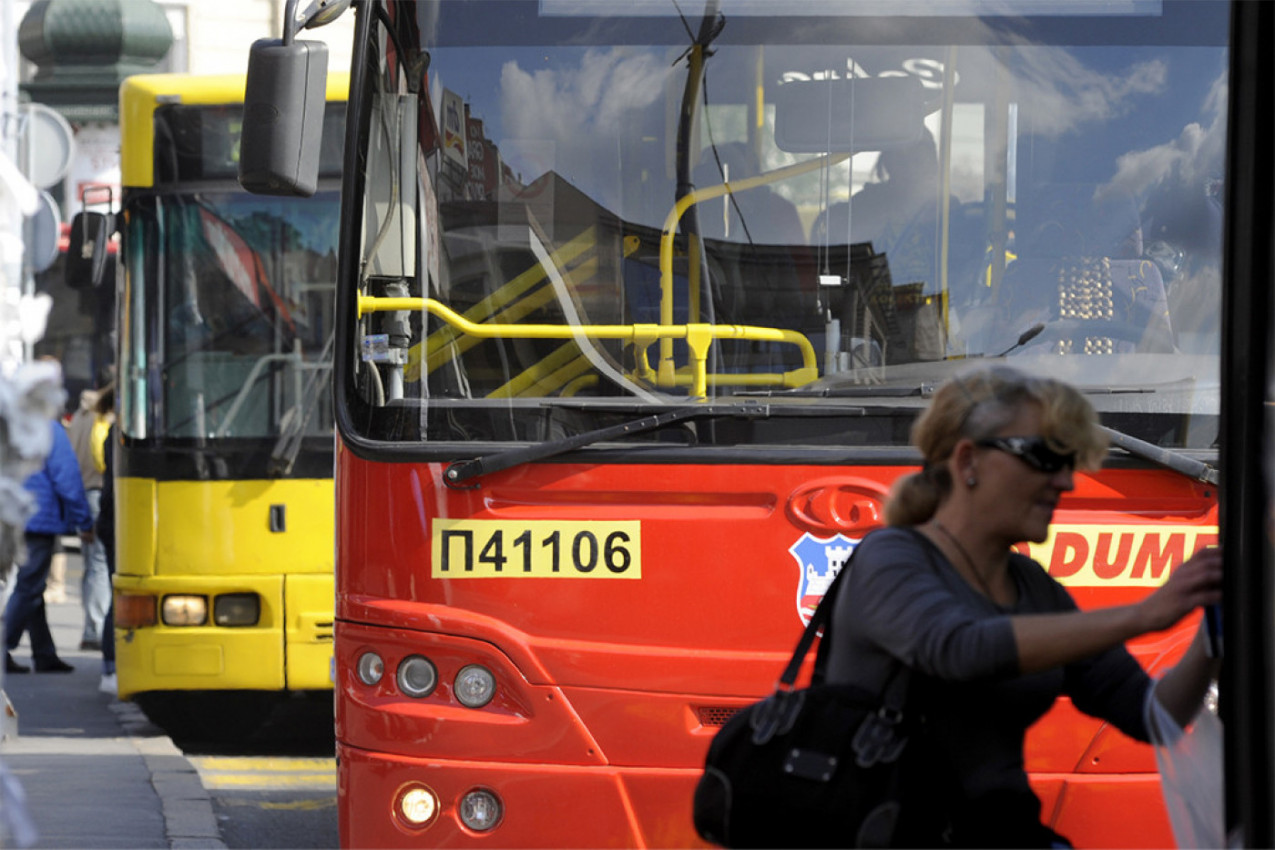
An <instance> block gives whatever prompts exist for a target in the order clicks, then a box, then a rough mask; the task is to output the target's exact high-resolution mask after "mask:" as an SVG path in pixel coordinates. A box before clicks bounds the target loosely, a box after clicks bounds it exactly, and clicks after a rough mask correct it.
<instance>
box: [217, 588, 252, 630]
mask: <svg viewBox="0 0 1275 850" xmlns="http://www.w3.org/2000/svg"><path fill="white" fill-rule="evenodd" d="M260 619H261V597H259V596H257V594H255V593H223V594H221V595H220V596H218V597H217V598H216V599H214V600H213V622H214V623H216V624H217V625H219V626H255V625H257V621H259V620H260Z"/></svg>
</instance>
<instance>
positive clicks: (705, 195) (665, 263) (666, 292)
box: [656, 153, 851, 386]
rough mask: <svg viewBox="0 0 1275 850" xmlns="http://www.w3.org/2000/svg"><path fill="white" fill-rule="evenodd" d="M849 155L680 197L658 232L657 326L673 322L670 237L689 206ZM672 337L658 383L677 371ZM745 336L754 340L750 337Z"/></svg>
mask: <svg viewBox="0 0 1275 850" xmlns="http://www.w3.org/2000/svg"><path fill="white" fill-rule="evenodd" d="M850 156H851V155H850V154H849V153H835V154H825V155H824V156H820V157H816V158H815V159H808V160H805V161H804V162H798V163H795V164H793V165H787V166H784V167H783V168H776V169H775V170H774V171H767V172H766V173H765V174H759V175H757V176H756V177H747V178H745V179H743V180H735V181H728V182H726V183H722V184H720V185H717V186H708V187H706V188H703V189H696V190H694V191H693V192H690V193H688V194H686V195H683V196H682V197H681V198H679V199H678V200H677V203H675V204H674V205H673V209H671V210H669V214H668V217H667V218H665V219H664V229H663V231H662V232H661V233H660V326H662V327H666V326H672V325H673V239H674V238H675V237H676V236H677V225H678V222H680V221H681V220H682V216H683V215H685V214H686V211H687V210H688V209H690V208H691V207H692V206H694V205H695V204H698V203H701V202H703V201H710V200H712V199H713V198H720V197H721V196H722V195H726V194H731V193H734V192H743V191H745V190H747V189H752V188H754V187H757V186H764V185H766V184H768V183H778V182H779V181H781V180H786V179H788V178H789V177H796V176H797V175H798V174H805V173H807V172H810V171H814V170H815V169H816V168H824V167H831V166H833V165H836V164H837V163H839V162H844V161H845V160H847V159H849V158H850ZM675 338H676V337H674V336H664V337H661V338H660V361H659V367H658V369H657V373H656V374H657V381H658V383H659V385H660V386H672V385H673V384H674V383H675V379H674V374H675V373H676V371H677V369H676V367H675V365H674V363H673V340H674V339H675ZM748 338H749V339H753V337H748ZM802 339H803V340H804V339H805V337H804V336H803V337H802ZM806 344H807V345H809V344H810V343H809V342H807V343H806ZM812 380H813V379H812Z"/></svg>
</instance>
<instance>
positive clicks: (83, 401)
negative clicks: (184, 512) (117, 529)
mask: <svg viewBox="0 0 1275 850" xmlns="http://www.w3.org/2000/svg"><path fill="white" fill-rule="evenodd" d="M114 415H115V388H114V386H113V385H112V384H107V385H106V386H105V387H103V388H102V389H100V390H84V391H82V392H81V393H80V406H79V408H77V409H76V411H75V413H74V415H72V416H71V422H70V424H68V425H67V426H66V433H67V436H68V437H70V438H71V447H72V448H73V449H75V457H76V459H77V460H79V463H80V480H81V481H83V482H84V495H85V496H86V497H87V498H88V502H89V510H90V511H91V512H92V513H93V519H94V522H96V520H97V515H98V514H99V513H100V512H101V505H102V471H103V469H104V468H105V463H104V455H103V451H102V446H103V444H104V443H105V441H106V431H107V429H108V428H110V426H111V420H112V419H113V418H114ZM81 553H82V554H83V562H84V575H83V578H82V579H81V581H80V602H81V604H82V605H83V606H84V633H83V636H82V637H81V640H80V649H88V650H97V649H101V648H102V626H103V624H104V623H105V621H106V611H107V609H108V608H109V607H110V605H111V578H110V573H109V571H108V568H107V563H106V552H105V550H104V549H103V548H102V544H101V542H100V541H98V540H95V541H93V542H92V543H86V544H85V545H84V546H83V547H82V549H81Z"/></svg>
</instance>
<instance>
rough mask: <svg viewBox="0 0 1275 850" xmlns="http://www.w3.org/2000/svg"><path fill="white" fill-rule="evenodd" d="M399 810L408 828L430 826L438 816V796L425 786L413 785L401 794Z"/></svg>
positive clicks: (399, 814)
mask: <svg viewBox="0 0 1275 850" xmlns="http://www.w3.org/2000/svg"><path fill="white" fill-rule="evenodd" d="M397 809H398V816H399V817H400V818H402V819H403V822H404V823H406V824H407V825H408V826H412V827H418V828H419V827H422V826H428V825H429V824H430V823H431V822H432V821H433V820H434V818H436V817H437V816H438V796H437V795H436V794H435V793H434V792H433V791H431V790H430V789H428V788H426V787H425V786H423V785H412V786H409V787H408V788H407V789H406V790H404V791H403V792H402V793H401V794H399V797H398V806H397Z"/></svg>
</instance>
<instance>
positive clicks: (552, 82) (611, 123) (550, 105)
mask: <svg viewBox="0 0 1275 850" xmlns="http://www.w3.org/2000/svg"><path fill="white" fill-rule="evenodd" d="M667 74H668V68H667V63H664V62H661V61H659V60H657V58H656V57H655V56H654V55H652V54H650V53H641V52H637V51H635V50H632V49H626V48H616V49H612V50H607V51H600V50H589V51H588V52H586V53H585V54H584V56H583V57H582V58H581V60H580V65H579V67H578V68H574V69H554V70H538V71H527V70H525V69H523V68H521V67H519V66H518V64H517V63H516V62H506V63H505V65H504V67H503V68H502V69H501V75H500V99H501V122H502V127H503V128H504V132H505V136H506V138H507V139H511V140H517V139H527V140H532V139H534V140H539V141H553V142H554V143H555V148H556V155H555V157H554V159H555V160H556V161H555V162H553V163H544V162H533V161H528V162H519V161H518V159H517V153H516V148H517V146H516V145H507V144H504V141H503V140H502V141H501V142H500V143H499V144H500V147H501V150H502V153H503V152H505V151H509V153H510V155H511V158H510V161H509V165H510V166H511V167H512V168H513V170H514V172H515V173H519V174H521V176H522V180H523V181H524V182H531V181H532V180H534V179H535V178H537V177H539V176H540V174H541V171H542V170H543V169H544V168H545V167H551V168H553V169H554V170H556V171H558V172H559V173H561V174H563V175H565V176H567V177H568V179H570V177H571V169H572V167H573V165H575V166H579V165H584V164H587V163H589V162H592V161H595V160H596V158H597V156H598V152H599V145H600V144H605V142H603V141H602V140H603V139H612V138H615V137H616V136H617V135H618V133H619V132H620V127H621V119H622V118H623V117H624V116H626V115H629V114H631V113H632V112H634V111H635V110H641V109H644V108H645V107H647V106H649V105H650V104H651V103H653V102H654V101H656V100H657V99H658V98H660V97H662V96H663V94H664V85H663V81H664V78H665V76H666V75H667ZM611 149H612V150H614V146H613V145H612V146H611ZM611 159H612V165H614V160H613V158H611Z"/></svg>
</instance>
